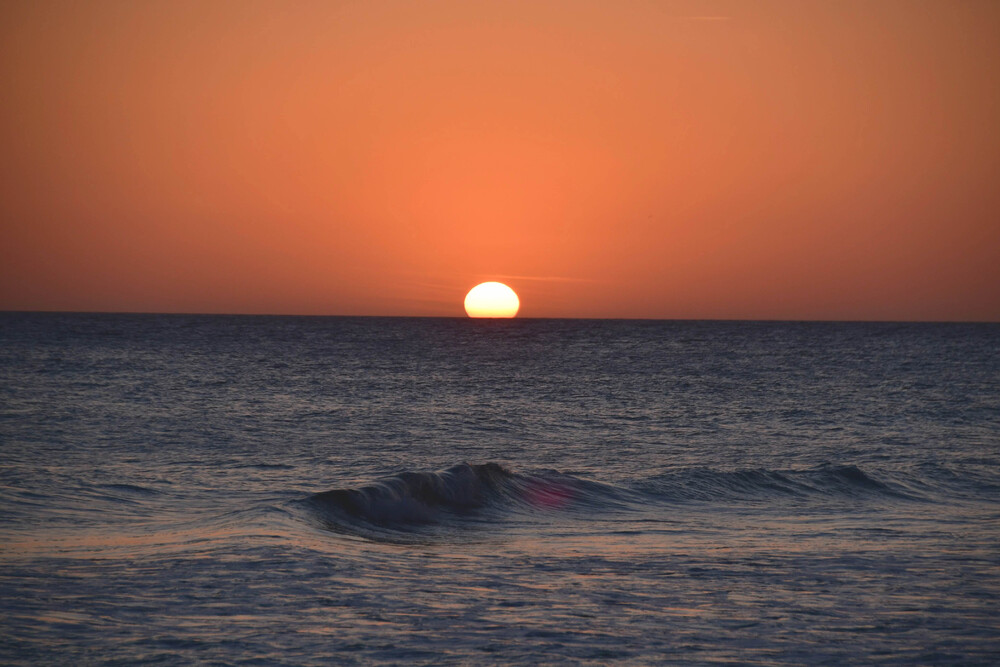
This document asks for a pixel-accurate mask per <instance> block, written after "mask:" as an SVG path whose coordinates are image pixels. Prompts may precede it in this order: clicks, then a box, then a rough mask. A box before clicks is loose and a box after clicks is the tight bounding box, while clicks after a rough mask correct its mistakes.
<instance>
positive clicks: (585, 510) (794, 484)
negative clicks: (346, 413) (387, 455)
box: [302, 463, 918, 537]
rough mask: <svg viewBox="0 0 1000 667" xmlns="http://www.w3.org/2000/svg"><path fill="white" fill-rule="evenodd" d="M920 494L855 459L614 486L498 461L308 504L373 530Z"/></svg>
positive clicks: (686, 474) (680, 473)
mask: <svg viewBox="0 0 1000 667" xmlns="http://www.w3.org/2000/svg"><path fill="white" fill-rule="evenodd" d="M877 498H884V499H887V500H900V499H910V500H915V499H918V498H917V497H916V496H914V495H912V494H911V493H907V492H904V491H903V490H902V489H901V488H900V487H898V486H897V485H893V484H889V483H886V482H882V481H879V480H877V479H875V478H874V477H873V476H871V475H869V474H868V473H865V472H864V471H862V470H861V469H860V468H858V467H856V466H853V465H846V466H823V467H820V468H815V469H811V470H798V471H776V470H736V471H717V470H711V469H707V468H688V469H680V470H677V471H672V472H668V473H663V474H659V475H655V476H653V477H649V478H646V479H642V480H638V481H636V482H634V483H631V484H625V485H622V486H614V485H610V484H604V483H601V482H596V481H593V480H588V479H586V478H583V477H579V476H576V475H572V474H568V473H562V472H559V471H555V470H545V471H540V472H532V473H517V472H512V471H511V470H509V469H507V468H505V467H504V466H502V465H500V464H498V463H483V464H476V465H472V464H468V463H462V464H459V465H455V466H452V467H451V468H448V469H446V470H442V471H439V472H403V473H400V474H397V475H394V476H391V477H386V478H384V479H380V480H378V481H375V482H373V483H371V484H367V485H364V486H360V487H357V488H343V489H333V490H331V491H324V492H322V493H316V494H314V495H311V496H309V497H307V498H305V499H304V500H303V501H302V502H303V503H304V504H305V505H306V506H307V507H308V508H309V510H310V512H311V515H312V516H313V517H314V518H318V519H319V520H320V521H321V522H322V524H323V526H324V527H325V528H328V529H331V530H334V531H335V532H347V533H355V534H361V535H365V536H369V537H371V536H372V531H375V533H377V534H378V535H384V534H385V533H386V531H388V532H390V533H400V532H413V531H418V532H419V531H422V530H427V529H432V528H433V527H439V526H458V525H460V524H468V523H469V522H479V521H498V520H503V519H504V518H508V517H511V516H526V515H527V516H539V515H544V516H553V515H581V516H585V517H586V516H592V515H595V514H600V513H606V512H609V511H640V510H642V509H644V508H648V507H650V506H656V505H658V506H663V505H676V504H687V503H733V502H739V503H744V504H745V503H766V502H768V501H773V500H776V499H781V500H788V499H802V500H803V501H805V500H809V499H813V500H821V501H822V500H833V501H844V500H861V501H870V500H872V499H877Z"/></svg>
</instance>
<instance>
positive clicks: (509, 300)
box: [465, 282, 521, 317]
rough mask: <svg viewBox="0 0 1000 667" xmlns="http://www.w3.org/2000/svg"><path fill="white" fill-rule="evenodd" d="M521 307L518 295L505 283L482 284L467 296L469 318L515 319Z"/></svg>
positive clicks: (466, 309) (466, 308)
mask: <svg viewBox="0 0 1000 667" xmlns="http://www.w3.org/2000/svg"><path fill="white" fill-rule="evenodd" d="M520 307H521V302H520V300H518V298H517V294H515V293H514V290H512V289H511V288H509V287H507V286H506V285H504V284H503V283H495V282H489V283H480V284H479V285H476V286H475V287H473V288H472V289H471V290H469V293H468V294H466V295H465V312H466V313H468V315H469V317H514V316H515V315H517V310H518V308H520Z"/></svg>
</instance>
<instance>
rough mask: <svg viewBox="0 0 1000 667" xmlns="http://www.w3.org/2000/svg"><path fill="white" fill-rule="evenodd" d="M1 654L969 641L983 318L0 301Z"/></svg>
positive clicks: (951, 653) (978, 502)
mask: <svg viewBox="0 0 1000 667" xmlns="http://www.w3.org/2000/svg"><path fill="white" fill-rule="evenodd" d="M0 380H2V383H0V399H2V400H0V437H2V442H0V545H2V546H0V603H2V605H0V663H4V664H26V665H27V664H81V663H83V664H138V663H161V664H187V663H191V662H214V663H219V664H243V663H251V664H290V665H300V664H302V665H304V664H331V663H336V664H350V663H359V664H371V663H400V664H403V663H435V664H440V663H461V664H482V663H486V664H490V663H538V662H543V663H564V662H565V663H594V664H605V663H677V664H691V663H713V662H741V663H757V664H802V663H831V664H848V663H867V664H872V663H888V664H916V663H920V664H990V663H995V661H996V660H997V656H998V655H1000V615H998V612H997V609H998V607H1000V604H998V593H1000V567H998V566H1000V467H998V463H1000V327H998V326H997V325H958V324H829V323H828V324H822V323H814V324H809V323H799V324H794V323H707V322H706V323H699V322H635V321H633V322H625V321H548V320H513V321H496V322H492V321H483V320H459V319H376V318H277V317H276V318H264V317H200V316H118V315H57V314H0Z"/></svg>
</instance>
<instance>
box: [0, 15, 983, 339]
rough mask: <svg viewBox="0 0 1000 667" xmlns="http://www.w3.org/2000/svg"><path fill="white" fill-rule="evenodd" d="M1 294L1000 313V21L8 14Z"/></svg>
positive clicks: (742, 313)
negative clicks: (486, 295) (485, 288)
mask: <svg viewBox="0 0 1000 667" xmlns="http://www.w3.org/2000/svg"><path fill="white" fill-rule="evenodd" d="M0 90H2V91H3V97H2V102H0V218H2V221H0V224H2V229H0V309H7V310H97V311H151V312H226V313H288V314H297V313H301V314H330V315H338V314H339V315H456V316H458V315H462V314H463V312H464V311H463V308H462V301H463V298H464V296H465V292H466V291H467V290H468V289H469V288H470V287H472V286H473V285H475V284H476V283H478V282H481V281H484V280H501V281H504V282H506V283H508V284H509V285H511V286H512V287H513V288H514V289H515V290H516V291H517V292H518V294H519V295H520V297H521V304H522V307H521V312H520V316H522V317H652V318H737V319H741V318H752V319H876V320H994V321H996V320H1000V3H998V2H995V1H993V0H986V1H983V2H976V1H969V0H954V1H951V0H950V1H943V0H942V1H934V0H905V1H902V2H892V1H889V0H879V1H874V2H873V1H870V0H863V1H861V2H851V1H850V0H837V1H836V2H820V1H819V0H817V1H816V2H802V1H800V0H793V1H789V2H760V1H756V0H755V1H754V2H750V1H746V2H695V1H691V2H670V1H668V0H660V1H652V0H650V1H646V2H639V1H634V2H631V1H627V0H623V1H617V0H616V1H615V2H611V1H607V0H605V1H601V2H588V1H586V0H565V1H546V0H530V1H526V2H520V1H518V0H505V1H502V2H474V1H473V2H470V1H469V0H462V1H456V2H415V1H405V2H378V1H376V0H372V1H366V2H333V1H332V0H330V1H318V0H317V1H310V2H291V1H289V2H277V1H271V2H252V1H249V0H248V1H240V2H212V1H211V0H196V1H193V2H186V1H180V0H171V1H164V2H156V1H150V2H131V1H128V0H126V1H122V2H68V1H67V2H46V1H44V0H33V1H31V2H27V1H24V2H19V1H12V2H5V3H2V4H0Z"/></svg>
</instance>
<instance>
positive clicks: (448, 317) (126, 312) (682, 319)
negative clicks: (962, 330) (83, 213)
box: [0, 309, 1000, 324]
mask: <svg viewBox="0 0 1000 667" xmlns="http://www.w3.org/2000/svg"><path fill="white" fill-rule="evenodd" d="M2 315H139V316H160V317H162V316H168V317H169V316H176V317H248V318H249V317H271V318H277V317H316V318H319V317H325V318H341V319H343V318H357V319H386V318H394V319H425V320H470V321H472V320H487V321H494V320H496V321H501V320H502V321H512V320H575V321H579V320H587V321H617V322H772V323H788V324H798V323H817V324H822V323H828V324H1000V319H997V320H917V319H913V320H907V319H898V320H883V319H823V318H799V319H787V318H746V317H736V318H734V317H582V316H581V317H565V316H562V317H559V316H555V317H544V316H542V317H539V316H528V317H525V316H520V315H519V316H515V317H495V318H491V317H480V318H474V317H469V316H468V315H464V314H463V315H337V314H316V313H236V312H179V311H173V312H163V311H139V310H11V309H0V316H2Z"/></svg>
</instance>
